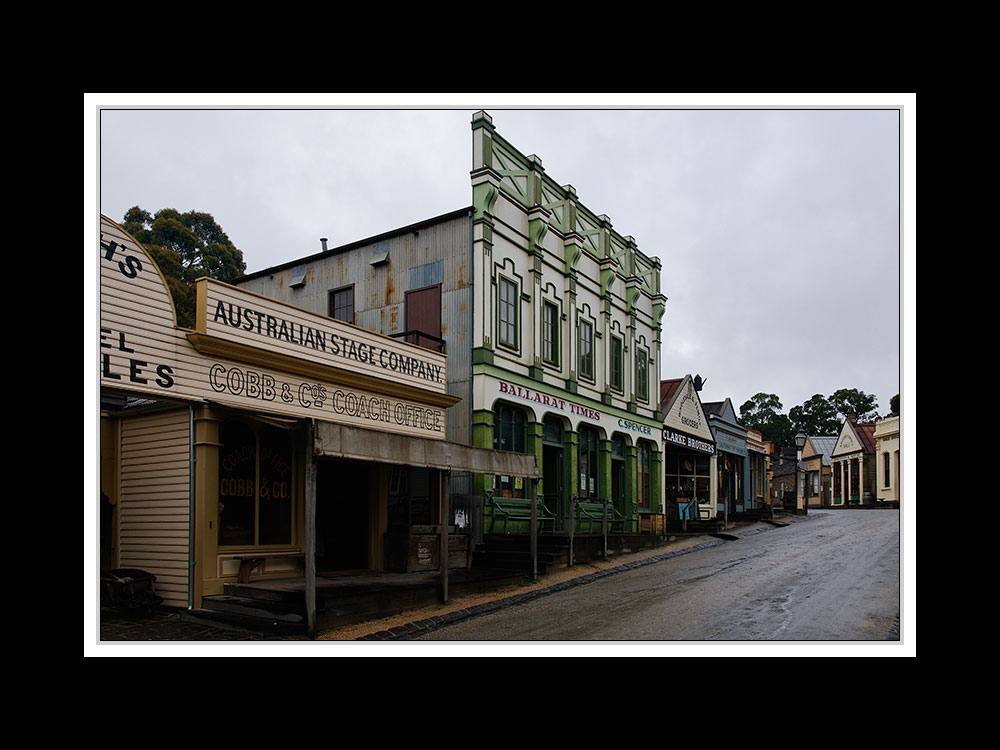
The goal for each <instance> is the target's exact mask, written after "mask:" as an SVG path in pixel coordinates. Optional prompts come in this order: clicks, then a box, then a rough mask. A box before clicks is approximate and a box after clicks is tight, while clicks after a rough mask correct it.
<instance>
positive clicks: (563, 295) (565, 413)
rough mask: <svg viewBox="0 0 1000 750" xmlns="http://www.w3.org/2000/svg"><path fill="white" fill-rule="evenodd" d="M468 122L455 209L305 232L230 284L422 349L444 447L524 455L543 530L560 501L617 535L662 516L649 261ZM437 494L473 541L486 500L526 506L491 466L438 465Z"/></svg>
mask: <svg viewBox="0 0 1000 750" xmlns="http://www.w3.org/2000/svg"><path fill="white" fill-rule="evenodd" d="M472 132H473V170H472V180H471V182H472V184H471V187H472V205H471V206H470V207H467V208H461V209H459V210H457V211H454V212H451V213H449V214H445V215H443V216H438V217H435V218H432V219H428V220H427V221H425V222H421V223H418V224H413V225H410V226H406V227H402V228H400V229H397V230H394V231H391V232H387V233H385V234H382V235H379V236H376V237H372V238H369V239H365V240H361V241H358V242H354V243H351V244H349V245H345V246H341V247H337V248H332V249H330V248H328V247H326V241H325V240H321V243H322V244H321V248H320V250H319V252H317V253H315V254H312V255H308V256H305V257H301V258H297V259H294V260H290V261H288V262H287V263H284V264H281V265H279V266H276V267H273V268H268V269H264V270H261V271H257V272H254V273H250V274H247V275H246V276H244V277H243V278H241V279H239V280H237V281H236V282H235V284H236V285H238V286H239V287H241V288H244V289H247V290H250V291H253V292H255V293H258V294H261V295H264V296H266V297H271V298H273V299H276V300H280V301H282V302H285V303H288V304H291V305H295V306H299V307H302V308H303V309H306V310H310V311H312V312H319V313H322V314H325V315H329V316H330V317H336V318H338V319H340V320H343V321H345V322H347V323H351V324H353V325H356V326H359V327H361V328H365V329H368V330H371V331H376V332H378V333H381V334H384V335H387V336H394V337H402V338H405V339H407V340H408V341H410V342H412V343H417V344H419V345H421V346H425V347H428V348H435V347H438V348H439V350H440V351H443V352H444V353H445V354H446V355H447V358H448V359H447V372H448V393H449V394H451V395H453V396H455V397H458V398H460V399H461V402H460V403H459V404H458V405H457V406H454V407H451V408H449V409H448V418H447V436H448V439H449V440H451V441H454V442H459V443H464V444H468V445H472V446H476V447H480V448H493V449H497V450H513V451H516V452H521V453H528V454H534V455H535V456H536V458H537V460H538V465H539V466H540V467H542V474H543V477H542V482H541V484H542V489H541V493H542V496H543V498H544V501H545V504H546V508H545V511H544V512H545V513H551V514H552V515H553V516H554V517H555V519H556V521H555V523H554V527H555V528H557V529H560V530H565V529H566V528H568V525H569V524H570V523H571V521H570V520H569V514H570V501H571V500H572V501H578V502H576V504H575V505H574V507H576V508H577V509H578V510H579V509H580V508H582V510H581V511H580V512H583V513H586V512H588V507H587V506H588V504H590V505H591V507H590V508H589V512H591V513H592V512H594V510H595V507H597V506H599V505H600V504H601V503H602V502H603V501H609V502H610V503H611V504H612V507H613V508H614V514H616V515H617V516H618V517H620V519H621V520H622V523H623V525H622V526H621V527H622V528H624V527H625V526H629V525H630V526H631V527H632V528H636V527H637V526H638V522H639V520H640V518H643V519H644V520H645V519H646V518H648V517H650V516H662V514H663V511H664V509H663V463H662V434H661V432H662V417H661V412H660V404H659V398H658V393H657V383H658V382H659V378H658V373H659V364H660V321H661V318H662V316H663V314H664V311H665V304H666V298H665V297H664V296H663V295H662V294H660V263H659V261H658V260H657V259H655V258H653V257H650V256H647V255H645V254H644V253H642V252H641V251H640V250H639V248H638V247H637V244H636V242H635V240H634V239H633V238H632V237H628V236H623V235H621V234H619V233H618V232H616V231H615V230H614V229H613V227H612V225H611V220H610V219H609V218H608V217H607V216H604V215H597V214H594V213H592V212H591V211H590V210H589V209H587V207H585V206H584V205H583V204H581V203H580V201H579V199H578V198H577V195H576V191H575V189H574V188H573V187H572V186H570V185H559V184H558V183H556V182H555V181H554V180H552V179H551V178H550V177H549V176H548V175H547V174H546V173H545V170H544V168H543V167H542V163H541V160H540V159H539V158H538V157H537V156H534V155H530V156H526V155H524V154H522V153H520V152H519V151H518V150H517V149H516V148H515V147H514V146H513V145H512V144H510V143H509V142H507V141H505V140H504V139H503V138H502V137H501V136H500V135H499V134H498V133H497V132H496V130H495V128H494V127H493V123H492V119H491V118H490V117H489V115H487V114H486V113H485V112H478V113H476V114H475V115H474V116H473V120H472ZM451 492H452V499H453V507H454V508H455V511H456V518H455V520H456V522H457V523H459V524H462V523H468V524H473V526H478V527H476V528H474V529H473V533H474V534H475V535H476V536H477V537H478V536H480V535H481V534H482V533H483V531H484V527H485V525H486V523H487V521H490V520H495V516H494V513H496V514H504V513H507V511H505V510H504V508H503V503H508V504H512V505H517V504H518V503H519V502H521V503H523V502H524V501H526V500H527V494H526V493H527V487H526V486H525V485H524V484H523V483H522V482H521V481H520V480H519V479H518V478H516V477H507V476H504V475H497V476H496V477H492V478H491V477H487V476H483V475H476V476H470V475H464V476H458V475H453V477H452V484H451ZM508 510H509V509H508ZM504 520H505V524H504V528H506V529H508V530H511V529H513V530H515V531H518V530H524V528H525V527H524V523H523V521H521V522H517V521H514V522H512V523H506V521H508V520H509V519H508V518H505V519H504ZM577 522H579V519H577V520H576V521H573V523H577ZM650 527H651V528H652V527H654V525H650ZM487 530H488V529H487Z"/></svg>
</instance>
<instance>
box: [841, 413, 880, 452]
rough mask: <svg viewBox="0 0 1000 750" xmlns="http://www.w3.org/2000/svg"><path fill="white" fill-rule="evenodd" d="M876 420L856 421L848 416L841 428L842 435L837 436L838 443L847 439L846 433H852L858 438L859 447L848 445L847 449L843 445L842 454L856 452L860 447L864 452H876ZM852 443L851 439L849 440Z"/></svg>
mask: <svg viewBox="0 0 1000 750" xmlns="http://www.w3.org/2000/svg"><path fill="white" fill-rule="evenodd" d="M876 424H877V423H876V422H856V421H855V420H853V419H851V418H850V417H848V419H847V420H846V421H845V422H844V425H843V427H841V428H840V435H838V436H837V441H836V444H840V443H841V441H842V440H845V439H846V438H845V436H844V434H845V433H848V432H849V433H850V434H851V435H854V436H855V437H856V438H857V441H858V444H859V447H858V448H853V447H848V448H847V449H846V450H845V449H844V448H843V447H842V448H841V450H840V454H838V455H846V454H849V453H855V452H857V451H858V450H859V449H860V450H861V451H862V452H864V453H875V425H876ZM847 442H848V444H850V441H849V440H848V441H847Z"/></svg>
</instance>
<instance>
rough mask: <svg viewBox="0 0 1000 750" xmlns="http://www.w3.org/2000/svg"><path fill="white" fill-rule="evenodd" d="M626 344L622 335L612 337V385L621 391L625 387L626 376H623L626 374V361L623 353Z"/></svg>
mask: <svg viewBox="0 0 1000 750" xmlns="http://www.w3.org/2000/svg"><path fill="white" fill-rule="evenodd" d="M624 346H625V344H624V343H623V342H622V340H621V337H619V336H612V337H611V363H610V366H611V373H610V376H611V387H612V388H613V389H614V390H616V391H618V392H619V393H620V392H621V391H622V388H623V387H624V383H623V381H624V378H623V377H622V376H623V374H624V366H623V365H624V362H625V358H624V354H623V350H624Z"/></svg>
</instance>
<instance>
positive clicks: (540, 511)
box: [484, 490, 556, 534]
mask: <svg viewBox="0 0 1000 750" xmlns="http://www.w3.org/2000/svg"><path fill="white" fill-rule="evenodd" d="M484 494H485V496H486V507H487V508H488V509H489V514H490V530H489V532H488V533H490V534H493V533H495V531H496V524H497V521H498V520H502V521H503V533H504V534H509V533H510V521H527V522H528V523H529V524H530V523H531V498H530V497H499V498H498V497H495V496H494V494H493V492H492V491H490V490H487V491H486V492H485V493H484ZM535 520H536V523H537V524H538V530H539V531H541V530H542V526H543V525H544V524H549V526H550V528H551V530H552V531H555V528H556V517H555V514H553V513H552V511H550V510H549V509H548V508H546V507H545V503H543V502H542V501H541V500H539V501H538V507H537V509H536V516H535Z"/></svg>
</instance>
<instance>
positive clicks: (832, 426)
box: [788, 393, 841, 436]
mask: <svg viewBox="0 0 1000 750" xmlns="http://www.w3.org/2000/svg"><path fill="white" fill-rule="evenodd" d="M788 417H789V419H791V422H792V426H793V428H794V432H796V433H797V432H799V430H801V431H802V432H804V433H805V434H806V435H815V436H820V435H836V434H838V433H839V432H840V423H841V420H840V419H839V418H838V417H837V408H836V406H835V405H834V404H833V402H832V401H831V400H830V399H828V398H824V397H823V395H822V394H820V393H817V394H815V395H814V396H813V397H812V398H810V399H809V400H808V401H806V402H805V403H804V404H800V405H799V406H793V407H792V408H791V409H789V410H788Z"/></svg>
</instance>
